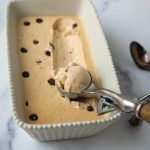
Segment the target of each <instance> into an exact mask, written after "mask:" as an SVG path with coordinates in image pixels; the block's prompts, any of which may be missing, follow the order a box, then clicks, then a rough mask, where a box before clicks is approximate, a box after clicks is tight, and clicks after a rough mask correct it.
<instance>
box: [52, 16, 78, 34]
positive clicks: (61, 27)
mask: <svg viewBox="0 0 150 150" xmlns="http://www.w3.org/2000/svg"><path fill="white" fill-rule="evenodd" d="M77 29H78V24H77V23H76V22H75V21H74V20H72V19H70V18H58V19H57V20H56V21H55V22H54V24H53V30H54V32H59V33H63V34H65V35H66V34H75V33H77V31H78V30H77Z"/></svg>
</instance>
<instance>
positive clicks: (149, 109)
mask: <svg viewBox="0 0 150 150" xmlns="http://www.w3.org/2000/svg"><path fill="white" fill-rule="evenodd" d="M139 117H140V118H141V119H143V120H145V121H146V122H148V123H150V103H147V104H143V105H142V106H141V109H140V111H139Z"/></svg>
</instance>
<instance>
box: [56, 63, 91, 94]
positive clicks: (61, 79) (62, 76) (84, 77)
mask: <svg viewBox="0 0 150 150" xmlns="http://www.w3.org/2000/svg"><path fill="white" fill-rule="evenodd" d="M55 80H56V84H57V85H58V86H61V87H62V88H64V90H65V91H67V92H75V93H76V92H80V91H82V90H85V89H86V88H87V87H89V86H90V84H91V80H92V78H91V75H90V73H89V72H88V71H87V70H86V69H85V68H84V67H83V66H81V65H77V64H71V65H69V66H67V67H64V68H60V69H59V70H58V72H57V73H56V76H55Z"/></svg>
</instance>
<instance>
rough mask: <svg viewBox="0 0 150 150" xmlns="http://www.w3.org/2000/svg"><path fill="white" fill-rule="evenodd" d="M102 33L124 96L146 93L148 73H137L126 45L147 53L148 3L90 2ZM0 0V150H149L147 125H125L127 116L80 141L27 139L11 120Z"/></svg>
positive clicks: (3, 0)
mask: <svg viewBox="0 0 150 150" xmlns="http://www.w3.org/2000/svg"><path fill="white" fill-rule="evenodd" d="M92 2H93V3H94V5H95V7H96V9H97V12H98V14H99V17H100V19H101V23H102V25H103V28H104V32H105V34H106V37H107V40H108V43H109V46H110V50H111V52H112V56H113V60H114V63H115V66H116V70H117V74H118V78H119V81H120V85H121V90H122V93H123V95H124V96H127V97H129V98H130V99H134V98H135V97H139V96H142V95H144V94H145V93H148V92H150V85H149V80H150V72H148V71H143V70H140V69H139V68H138V67H137V66H136V65H135V64H134V62H133V60H132V58H131V55H130V51H129V44H130V42H131V41H133V40H136V41H139V42H140V43H141V44H142V45H143V46H144V47H145V48H146V49H147V50H148V51H149V52H150V42H149V39H150V28H149V27H150V20H149V18H150V1H149V0H142V1H141V0H132V1H131V0H92ZM6 3H7V0H0V68H1V70H0V74H1V76H0V114H1V117H0V118H1V119H0V150H20V149H21V150H26V149H29V150H30V149H32V150H41V149H43V150H50V149H53V150H57V149H62V150H66V149H72V150H81V149H82V150H85V149H86V150H88V149H89V150H90V149H93V150H99V149H103V150H105V149H106V150H108V149H112V150H113V149H114V150H120V149H121V150H131V149H132V150H141V149H143V150H149V147H150V142H149V139H150V130H149V125H148V124H146V123H143V125H142V127H140V128H132V127H130V126H129V125H128V122H127V121H128V119H129V117H128V116H123V118H121V119H120V120H118V121H117V122H115V123H114V124H113V125H111V126H110V127H109V128H108V129H107V130H104V131H103V132H102V133H101V134H99V135H97V136H94V137H90V138H84V139H76V140H68V141H57V142H47V143H41V142H38V141H35V140H33V139H31V138H30V137H29V136H28V135H27V134H26V133H25V132H24V131H23V130H22V129H20V128H19V127H18V126H16V125H15V124H14V122H13V120H12V116H11V111H10V96H9V91H8V71H7V60H6V49H5V46H4V6H5V5H6Z"/></svg>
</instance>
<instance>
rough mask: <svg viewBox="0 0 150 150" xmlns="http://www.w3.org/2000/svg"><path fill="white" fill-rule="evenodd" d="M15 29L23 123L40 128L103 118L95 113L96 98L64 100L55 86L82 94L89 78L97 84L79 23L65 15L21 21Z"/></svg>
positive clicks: (88, 50)
mask: <svg viewBox="0 0 150 150" xmlns="http://www.w3.org/2000/svg"><path fill="white" fill-rule="evenodd" d="M38 20H40V22H39V21H38ZM26 22H28V24H27V23H26ZM18 25H19V27H18V53H19V56H20V62H21V66H20V67H21V72H20V74H21V78H22V85H23V95H24V101H23V104H24V115H25V118H26V122H27V123H32V124H45V123H63V122H74V121H86V120H95V119H100V118H106V117H107V116H108V115H107V114H106V115H99V116H98V115H97V112H96V110H97V100H96V99H95V98H86V99H85V98H78V99H77V100H72V99H69V98H64V97H62V96H61V95H60V94H59V92H58V90H57V88H56V85H57V84H59V85H61V86H62V87H63V88H64V89H66V91H72V92H77V91H78V90H79V91H80V90H84V89H85V88H87V86H89V84H91V75H92V79H93V82H94V83H95V84H96V85H98V84H99V83H100V81H99V78H98V73H97V72H96V71H95V67H94V65H93V61H92V58H91V54H90V46H89V44H88V40H87V35H86V32H85V30H84V28H83V25H82V23H81V22H80V20H79V19H78V18H77V17H70V16H69V17H68V16H64V17H49V16H45V17H44V16H42V17H40V16H39V17H24V18H21V20H20V22H19V24H18ZM89 72H90V74H89ZM77 77H78V78H77ZM74 80H75V81H74Z"/></svg>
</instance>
